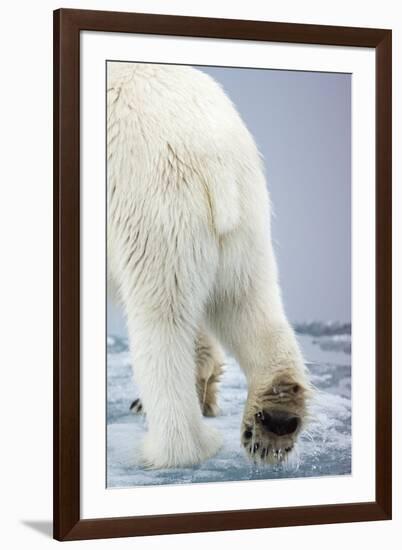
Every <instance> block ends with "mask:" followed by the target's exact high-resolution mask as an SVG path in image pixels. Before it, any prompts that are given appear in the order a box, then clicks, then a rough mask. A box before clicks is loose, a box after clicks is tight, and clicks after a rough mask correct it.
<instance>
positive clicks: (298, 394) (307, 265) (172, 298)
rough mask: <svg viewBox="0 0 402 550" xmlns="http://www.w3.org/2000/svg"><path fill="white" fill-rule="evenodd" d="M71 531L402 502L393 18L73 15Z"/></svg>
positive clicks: (167, 529) (63, 152)
mask: <svg viewBox="0 0 402 550" xmlns="http://www.w3.org/2000/svg"><path fill="white" fill-rule="evenodd" d="M54 292H55V296H54V298H55V299H54V318H55V323H54V536H55V538H57V539H58V540H74V539H89V538H104V537H122V536H135V535H152V534H164V533H185V532H186V533H188V532H196V531H217V530H228V529H247V528H259V527H276V526H290V525H304V524H318V523H335V522H350V521H369V520H381V519H389V518H390V517H391V469H392V464H391V395H392V389H391V31H390V30H383V29H368V28H347V27H329V26H317V25H301V24H289V23H272V22H265V21H237V20H226V19H206V18H193V17H181V16H164V15H149V14H135V13H116V12H99V11H82V10H70V9H61V10H57V11H56V12H55V13H54Z"/></svg>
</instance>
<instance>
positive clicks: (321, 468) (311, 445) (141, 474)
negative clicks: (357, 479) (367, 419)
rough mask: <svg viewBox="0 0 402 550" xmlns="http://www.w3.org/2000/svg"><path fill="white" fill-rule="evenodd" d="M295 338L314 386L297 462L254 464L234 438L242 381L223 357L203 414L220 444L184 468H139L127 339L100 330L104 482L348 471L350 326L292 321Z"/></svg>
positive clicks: (140, 429)
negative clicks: (103, 341) (214, 410)
mask: <svg viewBox="0 0 402 550" xmlns="http://www.w3.org/2000/svg"><path fill="white" fill-rule="evenodd" d="M296 330H297V332H298V340H299V342H300V344H301V347H302V349H303V352H304V357H305V359H306V361H307V363H308V367H309V370H310V373H311V380H312V382H313V384H314V385H315V387H316V388H317V389H318V391H317V393H316V396H315V398H314V400H313V403H312V420H311V422H310V424H309V426H308V432H305V433H304V434H302V435H301V438H300V442H299V445H298V448H299V449H298V454H299V457H300V458H299V465H298V467H297V468H296V467H287V468H283V467H282V466H281V465H279V466H256V465H253V464H251V463H250V462H249V460H248V459H247V458H246V456H245V454H244V452H243V450H242V448H241V446H240V423H241V418H242V414H243V405H244V401H245V399H246V394H247V389H246V382H245V378H244V375H243V373H242V372H241V370H240V368H239V366H238V365H237V364H236V363H235V361H234V360H231V359H228V360H227V365H226V368H225V372H224V375H223V377H222V382H221V385H220V393H219V404H220V408H221V413H220V415H219V416H218V417H216V418H206V419H204V421H205V422H207V423H209V424H210V425H213V426H215V427H216V428H218V429H219V431H220V432H221V433H222V435H223V438H224V444H223V447H222V449H221V450H220V452H219V453H218V454H217V455H216V456H214V457H212V458H210V459H209V460H207V461H205V462H204V463H203V464H201V465H198V466H194V467H189V468H174V469H164V470H146V469H144V468H142V467H141V466H140V465H139V464H138V454H139V453H138V449H139V444H140V441H141V439H142V437H143V435H144V433H145V428H146V425H145V418H144V417H143V416H135V415H133V414H131V413H130V411H129V406H130V404H131V402H132V401H133V399H134V398H135V397H137V391H136V388H135V385H134V383H133V381H132V376H131V367H130V355H129V352H128V346H127V340H126V339H124V338H120V337H115V336H112V335H110V336H108V339H107V344H108V368H107V384H108V387H107V398H108V401H107V486H108V487H129V486H139V485H162V484H175V483H206V482H213V481H234V480H236V481H239V480H246V479H272V478H284V477H312V476H314V477H317V476H334V475H345V474H350V473H351V355H350V353H351V330H350V325H342V324H339V323H332V324H328V323H326V324H324V323H311V324H303V325H300V326H298V327H296Z"/></svg>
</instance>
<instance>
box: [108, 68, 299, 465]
mask: <svg viewBox="0 0 402 550" xmlns="http://www.w3.org/2000/svg"><path fill="white" fill-rule="evenodd" d="M107 80H108V87H107V161H108V162H107V193H108V195H107V200H108V203H107V204H108V207H107V209H108V270H109V275H110V278H111V280H112V281H113V283H114V284H115V285H116V286H117V288H118V291H119V295H120V298H121V301H122V304H123V306H124V311H125V314H126V318H127V327H128V333H129V338H130V347H131V356H132V364H133V366H134V376H135V380H136V383H137V385H138V387H139V391H140V398H141V403H142V406H143V408H144V410H145V413H146V417H147V425H148V433H147V435H146V437H145V440H144V442H143V446H142V460H143V463H144V464H145V465H147V466H149V467H153V468H162V467H174V466H185V465H191V464H197V463H199V462H200V461H202V460H204V459H206V458H208V457H210V456H211V455H213V454H214V453H216V452H217V451H218V449H219V447H220V444H221V439H220V436H219V434H218V433H217V432H215V431H214V430H212V429H211V428H209V427H208V426H207V425H206V424H205V423H204V422H203V419H202V414H203V413H204V414H205V415H215V414H216V413H217V412H218V406H217V401H216V387H217V385H216V382H217V380H218V378H219V374H220V372H221V367H222V362H223V352H222V351H221V349H220V346H219V344H218V341H219V342H220V344H222V345H223V346H224V347H225V348H226V349H227V350H228V351H229V352H230V353H231V354H233V356H234V357H235V358H236V359H237V361H238V362H239V364H240V365H241V367H242V369H243V371H244V373H245V375H246V378H247V382H248V398H247V403H246V406H245V411H244V417H243V425H242V428H241V441H242V444H243V446H244V448H245V450H246V452H247V453H248V454H249V456H250V457H251V458H253V459H257V458H258V460H260V461H262V462H267V463H273V462H276V461H280V460H284V459H287V457H288V456H289V455H290V454H291V451H292V449H293V447H294V443H295V441H296V439H297V436H298V434H299V432H300V430H301V428H302V426H303V422H304V419H305V417H306V400H307V396H308V392H309V382H308V379H307V374H306V370H305V367H304V362H303V358H302V355H301V353H300V350H299V347H298V344H297V341H296V338H295V336H294V333H293V330H292V328H291V327H290V325H289V323H288V321H287V319H286V316H285V313H284V310H283V306H282V301H281V295H280V288H279V285H278V274H277V266H276V262H275V257H274V253H273V249H272V244H271V236H270V203H269V197H268V192H267V188H266V183H265V178H264V174H263V169H262V163H261V160H260V157H259V153H258V151H257V148H256V145H255V143H254V140H253V138H252V136H251V135H250V133H249V131H248V130H247V128H246V126H245V125H244V123H243V122H242V120H241V118H240V116H239V114H238V113H237V111H236V109H235V108H234V106H233V105H232V103H231V101H230V100H229V99H228V97H227V96H226V95H225V93H224V92H223V90H222V89H221V87H220V86H219V85H218V84H217V83H216V82H215V81H214V80H213V79H212V78H210V77H209V76H207V75H206V74H205V73H202V72H201V71H198V70H196V69H193V68H189V67H182V66H167V65H148V64H138V63H108V78H107ZM215 338H216V340H215ZM200 405H201V406H200Z"/></svg>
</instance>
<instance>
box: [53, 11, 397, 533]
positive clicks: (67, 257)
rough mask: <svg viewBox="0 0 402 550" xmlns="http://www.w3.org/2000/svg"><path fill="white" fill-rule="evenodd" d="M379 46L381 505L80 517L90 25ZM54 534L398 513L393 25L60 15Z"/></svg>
mask: <svg viewBox="0 0 402 550" xmlns="http://www.w3.org/2000/svg"><path fill="white" fill-rule="evenodd" d="M83 30H90V31H106V32H127V33H140V34H145V33H146V34H154V35H176V36H196V37H208V38H221V39H224V38H229V39H241V40H261V41H275V42H290V43H303V44H326V45H339V46H360V47H366V48H375V55H376V498H375V501H373V502H363V503H347V504H338V505H325V506H307V507H306V506H303V507H292V508H271V509H257V510H241V511H239V510H230V511H223V512H202V513H189V514H174V515H158V516H141V517H119V518H107V519H84V520H83V519H80V383H79V380H80V169H79V167H80V118H79V116H80V103H79V99H80V89H79V86H80V84H79V74H80V31H83ZM53 160H54V537H55V538H56V539H58V540H75V539H91V538H105V537H123V536H135V535H151V534H153V535H156V534H164V533H189V532H200V531H220V530H227V529H255V528H259V527H278V526H288V525H305V524H322V523H337V522H352V521H370V520H383V519H390V518H391V507H392V492H391V491H392V487H391V479H392V477H391V476H392V473H391V469H392V458H391V437H392V435H391V420H392V418H391V395H392V391H391V348H392V346H391V292H392V291H391V31H390V30H382V29H370V28H348V27H330V26H318V25H300V24H290V23H271V22H262V21H238V20H228V19H205V18H195V17H181V16H180V17H177V16H165V15H149V14H135V13H117V12H102V11H86V10H70V9H61V10H57V11H55V12H54V159H53Z"/></svg>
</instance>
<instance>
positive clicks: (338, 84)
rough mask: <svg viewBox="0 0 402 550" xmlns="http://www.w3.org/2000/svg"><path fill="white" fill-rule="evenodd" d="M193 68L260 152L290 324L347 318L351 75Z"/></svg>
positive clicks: (114, 318)
mask: <svg viewBox="0 0 402 550" xmlns="http://www.w3.org/2000/svg"><path fill="white" fill-rule="evenodd" d="M198 68H200V69H202V70H203V71H205V72H207V73H208V74H210V75H211V76H212V77H213V78H215V79H216V80H217V81H218V82H220V83H221V84H222V86H223V87H224V89H225V91H226V92H227V94H228V95H229V96H230V98H231V99H232V101H233V102H234V104H235V105H236V107H237V109H238V111H239V112H240V114H241V116H242V118H243V120H244V121H245V123H246V125H247V126H248V128H249V130H250V131H251V133H252V134H253V136H254V138H255V140H256V142H257V145H258V148H259V150H260V152H261V153H262V155H263V158H264V162H265V167H266V174H267V181H268V188H269V191H270V195H271V200H272V203H273V208H274V212H275V215H274V217H273V220H272V231H273V238H274V247H275V251H276V254H277V259H278V264H279V272H280V281H281V287H282V295H283V299H284V302H285V308H286V311H287V314H288V317H289V319H290V320H291V321H293V322H300V321H308V320H323V321H327V320H339V321H350V320H351V75H346V74H337V73H311V72H298V71H277V70H267V69H264V70H261V69H232V68H218V67H198ZM108 312H109V314H108V316H109V319H108V326H109V330H110V332H120V331H121V330H122V326H123V323H122V320H121V318H120V315H119V312H118V311H117V310H116V309H115V308H112V307H109V308H108Z"/></svg>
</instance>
